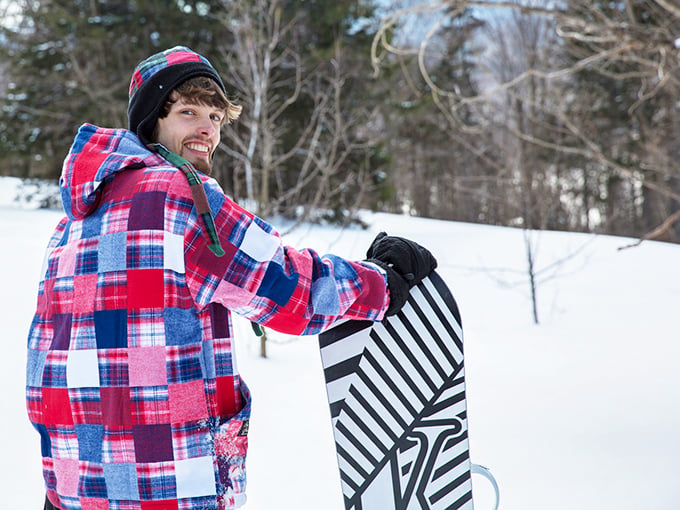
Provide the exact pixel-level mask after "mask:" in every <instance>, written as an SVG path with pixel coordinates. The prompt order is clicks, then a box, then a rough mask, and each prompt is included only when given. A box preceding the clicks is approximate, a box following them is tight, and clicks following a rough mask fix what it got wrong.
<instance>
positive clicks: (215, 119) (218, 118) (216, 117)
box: [210, 113, 222, 122]
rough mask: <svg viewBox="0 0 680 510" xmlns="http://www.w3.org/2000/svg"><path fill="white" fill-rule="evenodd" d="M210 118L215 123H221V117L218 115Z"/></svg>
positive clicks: (214, 114)
mask: <svg viewBox="0 0 680 510" xmlns="http://www.w3.org/2000/svg"><path fill="white" fill-rule="evenodd" d="M210 118H211V119H212V120H213V121H215V122H222V115H220V114H219V113H213V114H211V115H210Z"/></svg>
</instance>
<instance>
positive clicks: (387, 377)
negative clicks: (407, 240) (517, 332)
mask: <svg viewBox="0 0 680 510" xmlns="http://www.w3.org/2000/svg"><path fill="white" fill-rule="evenodd" d="M319 346H320V350H321V360H322V365H323V370H324V377H325V380H326V392H327V395H328V403H329V406H330V412H331V419H332V426H333V434H334V438H335V447H336V453H337V460H338V467H339V470H340V480H341V485H342V494H343V496H344V504H345V509H346V510H392V509H393V510H415V509H418V510H423V509H432V510H439V509H447V510H454V509H464V510H471V509H472V508H473V504H472V481H471V472H472V471H473V467H472V464H471V462H470V453H469V445H468V427H467V409H466V400H465V372H464V364H463V331H462V327H461V317H460V313H459V311H458V306H457V304H456V301H455V299H454V298H453V295H452V294H451V292H450V291H449V289H448V287H447V286H446V284H445V283H444V281H443V280H442V278H441V277H440V276H439V275H438V274H437V273H436V272H433V273H432V274H431V275H430V276H428V277H427V278H425V279H424V280H423V281H422V282H421V283H420V284H418V285H417V286H414V287H413V288H412V289H411V291H410V295H409V299H408V301H407V303H406V305H405V306H404V307H403V308H402V310H401V311H400V312H399V313H398V314H396V315H393V316H390V317H387V318H385V319H384V320H383V321H382V322H371V321H355V320H346V321H343V322H339V323H338V324H336V325H334V326H333V327H332V328H330V329H328V330H326V331H324V332H323V333H321V334H320V335H319ZM475 467H476V466H475ZM482 469H485V468H482ZM483 474H485V473H483Z"/></svg>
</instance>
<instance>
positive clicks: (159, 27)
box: [0, 0, 215, 178]
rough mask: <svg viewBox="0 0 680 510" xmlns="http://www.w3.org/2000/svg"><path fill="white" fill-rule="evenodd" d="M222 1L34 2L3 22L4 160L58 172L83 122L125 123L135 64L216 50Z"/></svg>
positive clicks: (15, 167) (10, 169)
mask: <svg viewBox="0 0 680 510" xmlns="http://www.w3.org/2000/svg"><path fill="white" fill-rule="evenodd" d="M213 4H214V2H206V1H201V2H189V1H186V0H182V1H177V2H174V1H173V2H165V1H159V0H136V1H134V2H131V1H129V0H39V1H26V2H24V3H23V4H22V6H23V10H22V15H21V18H20V23H19V25H18V26H9V27H8V26H5V27H3V29H2V31H3V36H4V38H5V40H6V46H4V47H3V48H2V54H0V58H2V60H4V61H5V62H6V64H7V67H6V69H5V73H6V76H5V80H6V86H7V92H8V93H7V94H6V95H3V96H2V99H1V100H0V102H1V103H2V104H1V107H2V110H1V112H2V116H1V117H0V133H2V135H0V168H2V169H3V171H4V172H6V173H11V174H13V175H19V176H30V177H46V178H56V177H58V175H59V173H60V170H61V163H62V161H63V157H64V156H65V154H66V151H67V150H68V147H69V146H70V144H71V142H72V140H73V136H74V134H75V132H76V130H77V128H78V126H79V125H80V124H82V123H84V122H91V123H94V124H97V125H101V126H106V127H126V125H127V116H126V113H127V100H128V85H129V81H130V76H131V73H132V69H133V68H134V66H135V65H136V64H137V62H139V61H141V60H142V59H144V58H146V57H147V56H149V55H151V54H153V53H154V52H157V51H160V50H162V49H165V48H167V47H171V46H174V45H177V44H182V45H186V46H190V47H192V49H194V50H196V51H198V52H201V53H203V52H205V53H206V54H210V53H211V49H212V48H213V47H214V42H215V36H214V34H213V31H212V26H213V25H212V24H211V23H209V22H208V15H209V14H210V11H211V9H212V8H213V7H214V5H213Z"/></svg>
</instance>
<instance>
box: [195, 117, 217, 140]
mask: <svg viewBox="0 0 680 510" xmlns="http://www.w3.org/2000/svg"><path fill="white" fill-rule="evenodd" d="M196 129H197V131H198V132H199V133H200V134H201V135H203V136H207V137H212V136H214V135H215V132H216V128H215V123H214V122H213V120H212V119H211V118H210V116H209V115H204V116H201V119H200V121H199V123H198V126H197V127H196Z"/></svg>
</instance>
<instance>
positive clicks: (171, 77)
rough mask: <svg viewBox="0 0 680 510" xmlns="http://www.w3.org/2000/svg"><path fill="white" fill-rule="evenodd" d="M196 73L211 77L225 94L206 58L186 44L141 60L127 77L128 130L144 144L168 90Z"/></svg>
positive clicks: (149, 136) (149, 139)
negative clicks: (128, 82)
mask: <svg viewBox="0 0 680 510" xmlns="http://www.w3.org/2000/svg"><path fill="white" fill-rule="evenodd" d="M195 76H207V77H208V78H211V79H213V80H214V81H215V82H216V83H217V84H218V85H219V86H220V88H221V89H222V90H223V91H224V92H225V93H226V89H225V87H224V83H222V79H221V78H220V76H219V75H218V74H217V71H215V68H214V67H213V66H212V65H211V64H210V62H209V61H208V59H206V58H205V57H203V56H201V55H199V54H198V53H196V52H194V51H192V50H191V49H189V48H187V47H186V46H175V47H174V48H170V49H168V50H165V51H162V52H160V53H156V54H155V55H151V56H150V57H149V58H147V59H145V60H143V61H142V62H140V63H139V65H137V67H136V68H135V71H134V73H133V74H132V79H131V80H130V91H129V98H130V100H129V103H128V127H129V129H130V131H132V132H133V133H135V134H136V135H137V136H139V138H140V140H141V141H142V142H143V143H144V144H148V143H150V142H151V134H152V133H153V129H154V127H155V126H156V121H157V120H158V115H159V113H160V111H161V108H162V107H163V105H164V104H165V102H166V101H167V99H168V96H169V95H170V92H172V90H173V89H174V88H176V87H177V86H178V85H180V84H181V83H182V82H185V81H186V80H188V79H189V78H193V77H195Z"/></svg>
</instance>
